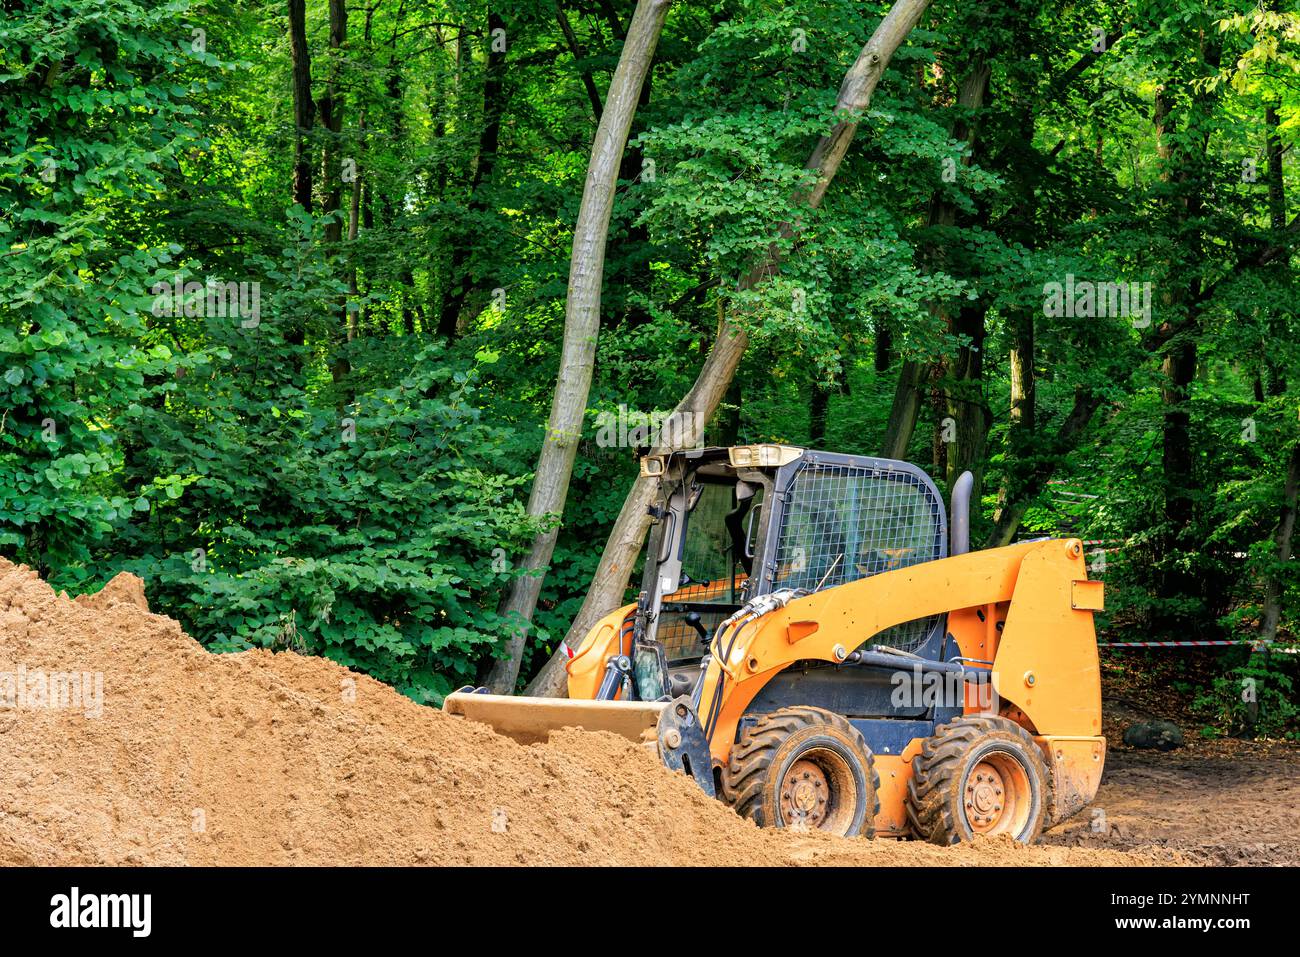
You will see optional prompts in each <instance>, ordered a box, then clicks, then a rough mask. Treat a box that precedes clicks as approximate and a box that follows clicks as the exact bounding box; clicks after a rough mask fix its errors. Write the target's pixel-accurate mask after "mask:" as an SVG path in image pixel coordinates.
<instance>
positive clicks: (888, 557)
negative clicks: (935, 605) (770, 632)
mask: <svg viewBox="0 0 1300 957" xmlns="http://www.w3.org/2000/svg"><path fill="white" fill-rule="evenodd" d="M940 508H941V507H940V504H939V502H938V500H937V499H936V498H935V497H934V494H933V493H932V492H931V490H930V488H929V487H928V486H927V485H925V484H924V483H923V482H922V481H921V480H920V479H919V478H918V477H917V476H915V475H913V474H911V473H910V472H894V471H887V470H878V469H870V468H856V467H851V466H843V465H816V464H810V465H805V466H804V467H803V468H802V469H800V470H799V472H798V474H796V476H795V478H794V481H793V482H792V483H791V485H790V490H789V493H788V495H787V502H786V507H785V514H784V516H783V517H782V519H781V533H780V537H779V539H778V544H777V555H776V578H775V587H777V588H807V589H809V590H813V589H816V588H818V587H819V586H820V587H822V588H830V587H832V586H834V585H842V584H844V583H845V582H850V581H856V580H857V579H859V578H869V577H870V576H872V575H879V574H880V573H881V572H886V571H893V570H894V569H896V568H905V567H907V566H908V565H916V564H918V563H920V562H928V561H933V560H934V559H936V558H941V557H942V556H943V521H942V512H941V510H940ZM823 579H825V581H824V582H823ZM938 620H939V618H938V617H937V616H932V617H929V618H919V619H917V620H915V621H910V622H906V623H904V624H902V625H897V626H895V627H893V628H890V629H887V630H886V631H883V632H881V633H880V634H879V635H877V636H876V637H875V639H874V640H875V642H876V643H879V644H882V645H888V646H890V647H892V648H898V649H900V650H903V651H912V650H914V649H915V648H916V646H918V645H920V644H921V642H923V641H924V640H925V638H926V637H927V636H928V635H929V633H930V631H931V630H932V629H933V628H934V625H935V623H936V622H937V621H938Z"/></svg>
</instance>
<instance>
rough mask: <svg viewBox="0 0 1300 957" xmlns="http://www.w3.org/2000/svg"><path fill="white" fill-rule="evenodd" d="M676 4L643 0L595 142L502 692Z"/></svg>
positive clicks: (535, 576) (522, 632) (577, 431)
mask: <svg viewBox="0 0 1300 957" xmlns="http://www.w3.org/2000/svg"><path fill="white" fill-rule="evenodd" d="M669 3H670V0H638V2H637V6H636V12H635V13H634V14H633V15H632V24H631V26H629V27H628V31H627V39H626V40H624V42H623V52H622V53H621V54H620V55H619V59H618V67H617V68H616V69H615V70H614V78H613V79H612V80H611V81H610V85H609V93H608V94H607V95H606V97H605V110H604V113H603V114H602V115H601V118H600V125H599V126H598V127H597V128H596V139H595V141H594V142H593V143H592V147H591V160H590V161H589V162H588V164H587V183H586V186H585V187H584V188H583V193H582V205H581V207H580V208H579V210H578V222H577V225H576V226H575V227H574V230H573V255H572V260H571V262H570V266H569V298H568V303H567V306H566V308H565V316H564V344H563V346H562V348H561V351H560V374H559V378H558V379H557V380H556V383H555V397H554V400H553V401H552V403H551V416H550V419H549V420H548V421H547V424H546V435H545V437H544V438H543V440H542V451H541V454H540V456H539V457H538V460H537V472H536V474H535V475H534V477H533V490H532V494H531V495H530V497H529V499H528V514H529V515H531V516H533V517H535V518H539V519H543V520H546V521H549V522H550V527H549V528H548V529H547V530H546V531H545V532H543V533H542V534H540V535H539V536H537V538H536V539H535V540H534V541H533V544H532V547H531V548H530V549H529V551H528V555H527V557H526V558H525V559H524V562H523V568H522V571H523V574H521V575H520V576H519V577H518V578H516V579H515V580H514V581H513V582H512V583H511V586H510V593H509V594H508V595H507V596H506V597H505V599H504V600H503V601H502V603H501V606H500V609H499V611H500V613H501V614H502V615H503V616H506V617H508V618H510V619H512V620H513V622H514V623H513V624H512V626H511V633H510V636H509V638H508V640H507V642H506V656H505V657H504V658H500V659H498V660H497V661H496V662H495V664H493V666H492V671H491V673H490V674H489V675H488V680H487V686H488V687H489V688H490V689H491V690H493V691H494V692H497V693H498V694H504V693H507V692H510V691H513V690H514V687H515V681H516V680H517V679H518V677H519V664H520V662H521V661H522V659H523V654H524V641H525V638H526V636H527V632H528V628H527V624H528V622H529V621H531V619H532V616H533V611H534V609H535V608H536V607H537V597H538V595H539V594H540V593H541V590H542V576H543V574H544V573H545V569H546V566H547V565H549V564H550V561H551V554H552V553H553V552H554V551H555V539H556V536H557V535H558V534H559V521H558V520H559V517H560V515H562V514H563V512H564V500H565V498H567V496H568V494H569V479H570V478H571V476H572V475H573V460H574V456H575V455H576V453H577V450H578V440H579V439H580V438H581V437H582V425H583V418H584V416H585V415H586V411H587V395H588V393H589V392H590V390H591V373H592V367H593V365H594V364H595V359H596V337H597V335H598V334H599V332H600V286H601V282H602V281H603V279H604V275H605V244H606V241H607V239H608V235H609V220H610V216H611V214H612V213H613V210H614V189H615V187H616V186H617V185H618V172H619V165H620V162H621V160H622V157H623V150H624V148H625V147H626V145H627V134H628V131H629V130H630V129H631V127H632V118H633V116H634V115H635V114H636V108H637V102H638V100H639V99H640V96H641V87H642V85H643V84H644V83H645V80H646V77H647V76H648V75H649V73H650V65H651V62H652V61H653V60H654V52H655V47H656V46H657V45H658V43H659V34H660V32H661V31H662V30H663V25H664V18H665V17H666V16H667V15H668V7H669ZM624 580H625V581H626V575H625V576H624Z"/></svg>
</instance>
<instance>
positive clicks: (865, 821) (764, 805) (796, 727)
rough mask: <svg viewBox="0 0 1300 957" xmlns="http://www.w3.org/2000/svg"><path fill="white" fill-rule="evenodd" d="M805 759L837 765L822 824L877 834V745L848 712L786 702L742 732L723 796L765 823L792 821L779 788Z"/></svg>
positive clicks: (847, 833) (843, 831)
mask: <svg viewBox="0 0 1300 957" xmlns="http://www.w3.org/2000/svg"><path fill="white" fill-rule="evenodd" d="M799 760H806V761H810V762H813V763H815V764H819V765H820V764H821V763H822V762H825V763H826V765H827V766H828V767H830V768H832V769H833V770H832V773H831V774H828V775H827V778H826V782H827V787H828V790H829V792H830V793H829V794H828V796H827V801H828V802H829V803H828V810H827V811H826V812H825V813H826V817H825V818H824V820H823V821H822V822H821V823H820V824H819V829H821V830H826V831H828V832H829V833H832V834H838V835H840V836H843V837H875V834H876V815H877V814H879V813H880V775H879V774H878V773H877V772H876V768H875V763H874V761H873V760H872V756H871V749H870V748H868V747H867V742H866V740H865V739H864V738H863V737H862V733H861V732H860V731H858V729H857V728H855V727H853V725H852V724H850V723H849V721H848V719H847V718H845V717H844V716H842V715H838V714H835V713H833V712H831V711H824V710H823V709H821V708H813V707H793V708H781V709H780V710H778V711H773V712H770V713H768V714H765V715H763V716H761V717H760V718H759V719H758V720H757V721H755V722H754V723H753V724H752V725H750V726H749V727H747V728H746V729H745V730H744V731H743V732H741V735H740V740H738V741H737V742H736V744H735V747H733V748H732V749H731V755H730V757H729V758H728V760H727V764H726V766H725V767H724V768H723V769H722V797H723V799H724V800H725V801H726V802H727V803H728V804H730V805H731V806H732V807H733V808H735V810H736V813H737V814H740V815H741V816H742V817H747V818H749V819H750V820H751V821H753V822H754V823H755V824H757V825H758V826H759V827H777V828H784V827H790V826H792V824H791V822H787V821H786V820H785V815H784V812H783V811H782V807H781V800H780V796H779V794H778V788H779V786H780V784H781V781H782V778H783V777H784V776H785V775H786V773H787V771H789V769H790V768H791V767H792V766H793V765H794V763H795V762H796V761H799ZM836 779H838V782H842V784H841V783H838V782H837V780H836Z"/></svg>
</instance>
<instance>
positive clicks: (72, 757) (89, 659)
mask: <svg viewBox="0 0 1300 957" xmlns="http://www.w3.org/2000/svg"><path fill="white" fill-rule="evenodd" d="M101 682H102V684H101ZM0 742H3V747H4V751H5V754H6V755H7V757H6V760H5V761H4V762H0V864H597V865H598V864H688V865H705V864H874V865H909V864H959V865H970V866H989V865H1001V864H1015V865H1027V864H1047V865H1055V864H1081V865H1103V864H1135V863H1137V864H1140V863H1163V862H1168V861H1169V860H1171V856H1170V855H1168V854H1165V853H1163V852H1158V851H1157V852H1142V853H1139V854H1135V853H1133V852H1122V851H1117V850H1113V849H1088V848H1074V847H1030V848H1026V847H1021V846H1019V845H1016V844H1014V843H1013V842H1011V841H1009V840H1005V841H985V842H981V843H979V844H976V845H974V846H971V847H963V848H953V849H949V848H938V847H932V846H929V845H924V844H920V843H915V842H893V841H885V840H881V841H863V840H845V839H836V838H829V837H825V836H822V835H818V834H804V835H799V834H791V833H789V832H774V831H761V830H759V829H758V828H756V827H754V826H753V825H752V824H750V823H749V822H748V821H745V820H742V819H741V818H739V817H737V816H736V815H735V814H734V813H733V812H731V811H730V810H729V809H728V808H727V807H725V806H724V805H723V804H721V803H719V802H717V801H713V800H710V799H708V798H706V797H705V796H704V795H703V794H702V793H701V792H700V791H699V790H698V789H697V788H696V787H695V786H694V785H693V784H692V783H691V782H690V781H689V780H687V779H686V778H684V777H681V776H678V775H674V774H672V773H670V772H668V771H667V770H665V769H664V768H663V767H662V766H661V765H660V764H659V763H658V762H657V760H655V758H654V757H653V756H652V755H651V754H650V753H649V752H648V751H647V750H646V749H645V748H643V747H640V746H637V745H634V744H632V743H630V742H628V741H625V740H623V739H622V738H618V737H615V736H613V735H608V734H603V733H600V734H595V733H585V732H577V731H571V730H566V731H562V732H557V733H556V734H553V735H552V736H551V740H550V741H549V742H548V743H546V744H541V745H531V746H523V745H520V744H517V743H516V742H514V741H512V740H510V739H507V738H503V737H501V736H499V735H497V734H495V733H493V732H492V731H491V730H490V729H488V728H486V727H484V726H482V725H479V724H474V723H471V722H467V721H464V720H462V719H459V718H453V717H450V716H447V715H444V714H442V713H441V712H439V711H435V710H433V709H430V708H425V707H421V706H419V705H416V704H414V703H413V702H411V701H409V700H407V699H406V698H404V697H402V696H400V695H398V694H397V693H396V692H394V691H393V690H392V689H391V688H389V687H388V686H386V685H383V684H380V683H379V682H376V681H374V680H372V679H370V678H367V677H365V676H364V675H360V674H356V673H354V672H351V671H348V670H347V669H345V668H342V667H340V666H338V665H336V664H333V663H331V662H329V661H326V660H323V659H319V658H305V657H301V656H298V655H295V654H291V653H284V654H277V655H273V654H270V653H268V652H265V651H253V652H246V653H243V654H236V655H213V654H210V653H208V652H207V651H205V650H204V649H203V648H202V647H201V646H200V645H199V644H198V643H197V642H195V641H194V640H193V639H191V638H189V637H188V636H186V635H185V634H184V633H183V632H182V631H181V628H180V626H179V625H178V624H177V623H176V622H175V621H173V620H171V619H170V618H166V617H163V616H160V615H154V614H150V613H149V611H148V606H147V604H146V602H145V596H144V589H143V586H142V584H141V582H140V581H139V579H137V578H134V577H132V576H129V575H119V576H118V577H117V578H115V579H113V581H112V582H110V583H109V584H108V585H107V586H106V587H105V588H104V589H103V591H101V592H99V593H98V594H97V595H93V596H82V597H80V598H77V599H76V600H70V599H68V598H67V597H66V596H62V595H55V594H54V592H53V591H52V590H51V589H50V588H49V587H48V586H47V585H46V584H45V583H44V582H42V581H41V580H40V578H39V577H38V576H37V575H36V574H35V573H34V572H32V571H30V570H29V569H27V568H25V567H22V566H16V565H13V564H11V563H9V562H7V561H4V560H3V559H0Z"/></svg>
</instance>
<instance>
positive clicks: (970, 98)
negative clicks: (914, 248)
mask: <svg viewBox="0 0 1300 957" xmlns="http://www.w3.org/2000/svg"><path fill="white" fill-rule="evenodd" d="M991 76H992V69H991V68H990V67H989V66H988V64H987V63H986V62H985V61H984V60H983V58H980V59H977V60H976V62H975V64H974V66H972V68H971V70H970V72H969V73H968V74H967V75H966V77H965V79H964V80H962V82H961V85H960V86H959V88H958V91H957V106H958V107H960V108H962V109H963V110H978V109H980V108H981V107H982V106H983V105H984V97H985V95H986V94H987V93H988V85H989V78H990V77H991ZM952 136H953V139H955V140H958V141H961V142H966V143H967V144H971V143H973V142H974V139H975V130H974V127H973V125H971V124H968V123H967V122H966V121H965V119H964V118H960V119H958V120H956V121H955V122H954V123H953V127H952ZM962 165H963V166H969V165H970V154H969V153H968V154H967V155H966V156H965V157H964V158H963V160H962ZM956 221H957V207H956V206H954V205H953V204H952V202H950V201H949V200H948V198H947V197H946V195H945V194H944V193H943V191H942V190H941V189H937V190H935V191H934V193H933V194H932V195H931V197H930V206H929V210H928V211H927V213H926V228H927V229H933V228H935V227H945V226H952V225H953V224H954V223H955V222H956ZM925 258H926V259H927V260H928V261H929V262H930V263H931V265H932V266H935V267H939V266H941V265H942V264H943V261H944V256H943V252H942V250H941V249H939V248H935V247H934V246H933V245H932V246H931V248H930V249H929V250H928V251H927V252H926V254H925ZM932 308H933V309H935V310H936V311H937V312H939V313H941V314H942V315H943V316H944V319H945V321H946V322H947V323H948V325H949V327H950V328H951V325H952V322H951V318H950V317H949V316H948V315H947V312H946V310H944V309H943V308H942V307H941V306H940V305H939V304H937V303H936V304H935V305H934V306H933V307H932ZM981 333H982V329H981ZM981 338H982V335H981ZM947 372H948V362H947V360H946V359H945V360H941V361H940V362H939V363H938V364H937V368H929V367H928V365H923V364H921V363H919V362H916V361H913V360H907V361H905V362H904V363H903V365H902V367H901V368H900V369H899V370H898V383H897V385H896V386H895V387H894V402H893V405H892V406H891V407H890V410H889V420H888V423H887V425H886V427H885V438H884V441H883V443H882V445H881V448H882V449H883V453H882V454H883V455H884V457H886V458H894V459H901V458H904V457H905V456H906V454H907V447H908V446H909V445H911V443H912V434H913V432H914V431H915V430H916V422H917V418H918V416H919V414H920V411H921V403H922V402H923V401H924V398H925V393H924V388H925V384H926V383H927V382H931V381H932V382H934V383H935V388H934V389H933V391H932V393H931V401H932V403H933V405H934V411H935V434H934V441H933V443H932V452H933V454H932V457H931V458H932V462H933V464H934V466H935V468H936V470H938V471H941V472H945V473H946V472H947V471H948V469H949V464H948V458H949V457H948V455H947V449H946V448H945V446H944V443H943V440H942V437H941V436H942V434H943V419H944V417H945V414H947V407H948V405H949V402H948V397H947V395H946V392H947V389H946V388H945V387H944V386H943V385H942V380H943V379H944V378H945V377H946V375H947Z"/></svg>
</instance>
